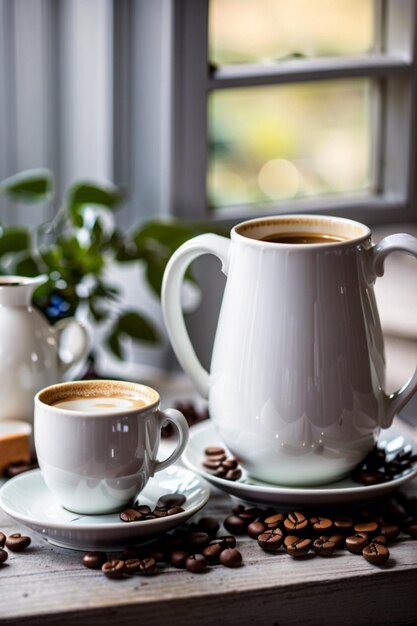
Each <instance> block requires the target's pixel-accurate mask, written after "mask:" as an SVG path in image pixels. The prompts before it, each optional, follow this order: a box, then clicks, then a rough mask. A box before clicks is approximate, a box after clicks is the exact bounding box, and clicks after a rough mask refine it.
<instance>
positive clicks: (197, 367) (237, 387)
mask: <svg viewBox="0 0 417 626" xmlns="http://www.w3.org/2000/svg"><path fill="white" fill-rule="evenodd" d="M297 237H298V239H297ZM396 250H401V251H404V252H409V253H410V254H412V255H414V256H416V257H417V239H415V238H414V237H412V236H410V235H406V234H395V235H390V236H388V237H386V238H385V239H384V240H382V241H381V242H380V243H378V244H377V245H374V244H373V243H372V241H371V232H370V230H369V228H368V227H367V226H364V225H363V224H359V223H358V222H354V221H352V220H347V219H342V218H337V217H326V216H318V215H293V216H291V215H290V216H277V217H267V218H259V219H254V220H249V221H246V222H243V223H241V224H238V225H237V226H235V227H234V228H233V229H232V231H231V239H228V238H225V237H221V236H218V235H214V234H205V235H200V236H198V237H195V238H193V239H191V240H189V241H188V242H186V243H185V244H183V245H182V246H181V247H180V248H179V249H178V250H177V251H176V252H175V253H174V255H173V256H172V258H171V259H170V261H169V263H168V266H167V268H166V272H165V276H164V281H163V288H162V307H163V313H164V318H165V322H166V326H167V329H168V334H169V337H170V340H171V343H172V346H173V348H174V351H175V353H176V355H177V357H178V360H179V362H180V364H181V365H182V367H183V369H184V370H185V372H186V373H187V374H188V375H189V377H190V378H191V380H192V381H193V382H194V384H195V386H196V387H197V389H198V390H199V392H200V393H201V394H202V395H203V396H206V397H208V399H209V411H210V416H211V418H212V420H213V422H214V424H215V427H216V429H217V431H218V433H219V435H220V437H221V439H222V440H223V441H224V443H226V444H227V446H228V447H229V449H230V450H231V451H232V453H233V454H234V455H235V456H236V457H237V458H238V459H239V461H240V463H241V464H242V466H243V467H244V468H245V469H246V470H247V472H248V474H249V475H250V476H252V477H254V478H256V479H259V480H264V481H267V482H270V483H275V484H284V485H295V486H307V485H314V484H321V483H325V482H329V481H333V480H337V479H339V478H340V477H342V476H343V475H345V474H347V473H348V472H349V471H350V470H351V469H353V468H354V467H355V465H357V464H358V463H359V462H360V461H361V460H362V459H363V458H364V457H365V456H366V454H367V453H368V452H369V450H370V449H371V448H372V447H373V446H374V444H375V442H376V439H377V436H378V434H379V431H380V429H381V427H382V428H387V427H389V426H390V424H391V422H392V419H393V416H394V414H395V413H396V412H397V411H398V410H399V409H400V408H401V407H402V406H403V405H404V404H405V403H406V401H407V400H408V398H409V397H410V395H411V394H412V393H413V391H414V390H415V389H416V387H417V371H416V373H414V375H413V377H412V378H411V379H410V380H409V381H408V383H407V384H405V385H404V386H403V387H402V389H400V390H399V391H397V392H395V393H393V394H390V395H388V394H386V393H385V391H384V384H385V379H384V377H385V359H384V344H383V337H382V332H381V327H380V322H379V317H378V311H377V307H376V302H375V296H374V290H373V284H374V282H375V280H376V278H377V276H381V275H382V274H383V270H384V260H385V258H386V257H387V255H388V254H390V253H391V252H393V251H396ZM207 253H208V254H214V255H215V256H217V257H218V258H219V259H220V261H221V263H222V271H223V272H224V273H225V274H226V276H227V281H226V287H225V292H224V296H223V301H222V306H221V311H220V317H219V321H218V326H217V331H216V337H215V342H214V348H213V354H212V361H211V369H210V373H209V372H207V371H206V370H205V369H204V368H203V367H202V365H201V364H200V362H199V360H198V358H197V356H196V354H195V352H194V349H193V347H192V345H191V342H190V339H189V336H188V334H187V331H186V327H185V323H184V319H183V315H182V311H181V303H180V292H181V284H182V280H183V277H184V273H185V271H186V269H187V267H188V265H189V264H190V263H191V262H192V261H193V260H194V259H196V258H197V257H198V256H200V255H202V254H207ZM209 443H210V442H208V444H209Z"/></svg>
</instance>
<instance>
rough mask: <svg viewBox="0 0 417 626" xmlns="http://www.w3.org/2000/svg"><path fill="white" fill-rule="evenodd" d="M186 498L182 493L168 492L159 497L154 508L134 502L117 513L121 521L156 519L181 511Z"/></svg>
mask: <svg viewBox="0 0 417 626" xmlns="http://www.w3.org/2000/svg"><path fill="white" fill-rule="evenodd" d="M185 500H186V498H185V496H184V495H183V494H182V493H168V494H166V495H163V496H161V497H160V498H159V500H158V502H157V503H156V506H155V508H154V509H151V507H150V506H148V505H147V504H140V503H139V502H135V504H134V505H133V506H132V507H130V508H128V509H125V510H124V511H122V512H121V513H120V515H119V517H120V519H121V520H122V522H143V521H145V520H150V519H157V518H159V517H166V516H169V515H177V514H178V513H182V512H183V511H184V509H183V508H182V506H181V505H182V504H184V502H185Z"/></svg>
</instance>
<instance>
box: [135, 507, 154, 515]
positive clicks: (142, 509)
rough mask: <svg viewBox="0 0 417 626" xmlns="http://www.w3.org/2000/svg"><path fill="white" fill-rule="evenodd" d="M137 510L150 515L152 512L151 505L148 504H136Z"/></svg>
mask: <svg viewBox="0 0 417 626" xmlns="http://www.w3.org/2000/svg"><path fill="white" fill-rule="evenodd" d="M134 508H135V511H137V512H138V513H142V515H149V513H151V512H152V511H151V507H150V506H148V505H147V504H135V507H134Z"/></svg>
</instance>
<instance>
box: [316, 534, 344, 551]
mask: <svg viewBox="0 0 417 626" xmlns="http://www.w3.org/2000/svg"><path fill="white" fill-rule="evenodd" d="M319 539H321V537H319ZM328 539H329V541H333V543H334V545H335V548H336V550H340V549H342V548H344V547H345V536H344V535H330V537H329V538H328Z"/></svg>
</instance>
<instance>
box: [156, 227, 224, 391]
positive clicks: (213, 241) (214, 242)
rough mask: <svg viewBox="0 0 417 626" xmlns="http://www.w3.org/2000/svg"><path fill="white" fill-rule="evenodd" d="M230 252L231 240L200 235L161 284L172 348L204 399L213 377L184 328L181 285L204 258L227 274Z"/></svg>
mask: <svg viewBox="0 0 417 626" xmlns="http://www.w3.org/2000/svg"><path fill="white" fill-rule="evenodd" d="M229 249H230V239H227V238H226V237H221V236H220V235H214V234H211V233H209V234H205V235H198V236H197V237H194V238H193V239H190V240H189V241H186V242H185V243H184V244H183V245H182V246H180V247H179V248H178V249H177V250H176V251H175V252H174V254H173V255H172V257H171V258H170V260H169V262H168V265H167V267H166V269H165V273H164V278H163V281H162V292H161V304H162V313H163V316H164V320H165V325H166V328H167V331H168V336H169V339H170V341H171V345H172V348H173V350H174V352H175V354H176V355H177V358H178V361H179V363H180V365H181V367H182V368H183V370H184V371H185V373H186V374H188V376H189V377H190V379H191V380H192V382H193V383H194V385H195V387H196V388H197V389H198V391H199V392H200V393H201V395H202V396H203V397H205V398H207V396H208V390H209V379H210V375H209V373H208V372H207V371H206V370H205V369H204V367H203V366H202V365H201V363H200V361H199V360H198V358H197V356H196V353H195V351H194V348H193V346H192V344H191V341H190V337H189V335H188V333H187V329H186V327H185V322H184V316H183V313H182V308H181V285H182V282H183V280H184V275H185V272H186V270H187V268H188V266H189V265H190V263H192V262H193V261H194V260H195V259H196V258H197V257H199V256H201V255H202V254H213V255H214V256H217V257H218V258H219V259H220V261H221V262H222V271H223V272H224V273H225V274H227V269H228V265H229Z"/></svg>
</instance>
